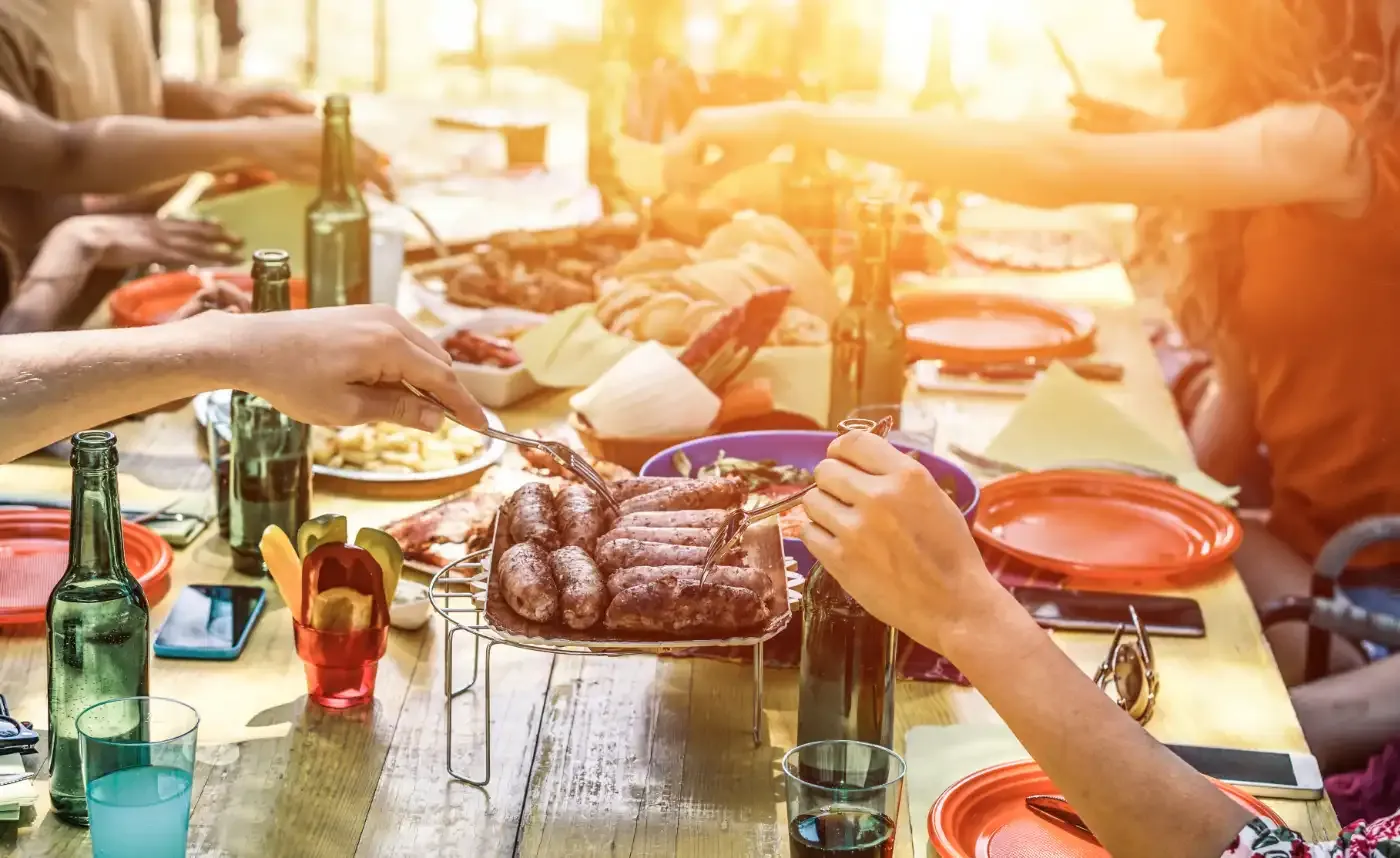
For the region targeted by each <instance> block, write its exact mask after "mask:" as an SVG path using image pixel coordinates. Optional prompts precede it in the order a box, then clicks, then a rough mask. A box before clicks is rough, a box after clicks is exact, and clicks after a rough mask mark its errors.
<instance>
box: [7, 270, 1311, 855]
mask: <svg viewBox="0 0 1400 858" xmlns="http://www.w3.org/2000/svg"><path fill="white" fill-rule="evenodd" d="M990 287H991V288H1007V289H1027V290H1031V291H1034V292H1035V293H1036V294H1040V295H1043V296H1047V297H1052V298H1053V297H1060V298H1061V299H1066V300H1070V299H1072V300H1075V301H1079V302H1081V303H1089V304H1092V305H1093V306H1094V307H1095V309H1096V310H1097V312H1098V315H1099V320H1100V324H1101V334H1100V346H1101V351H1102V353H1103V354H1104V355H1106V356H1107V357H1109V358H1111V359H1115V360H1118V361H1121V362H1122V363H1124V364H1125V365H1126V367H1127V378H1126V381H1125V383H1124V384H1122V385H1121V386H1118V387H1116V388H1112V389H1111V392H1110V395H1111V396H1112V397H1113V398H1114V399H1115V400H1116V401H1117V402H1118V403H1119V404H1120V405H1122V406H1123V407H1125V408H1126V409H1128V410H1129V411H1130V413H1132V414H1133V415H1134V416H1135V417H1137V418H1138V419H1139V420H1141V421H1142V422H1144V423H1145V424H1147V425H1151V426H1159V427H1162V435H1163V438H1164V440H1166V441H1168V442H1169V443H1171V444H1173V445H1176V446H1177V447H1184V445H1185V443H1186V441H1185V437H1184V435H1183V433H1182V432H1181V430H1180V426H1179V424H1178V423H1177V418H1176V415H1175V412H1174V410H1173V407H1172V403H1171V400H1170V397H1169V396H1168V394H1167V392H1166V390H1165V389H1164V386H1163V384H1162V381H1161V379H1160V374H1159V372H1158V370H1157V366H1156V363H1155V360H1154V358H1153V355H1152V352H1151V350H1150V349H1149V347H1148V345H1147V343H1146V341H1145V338H1144V335H1143V332H1142V328H1141V325H1140V324H1139V321H1138V319H1137V316H1136V313H1135V311H1134V310H1133V309H1132V307H1131V306H1130V300H1131V296H1130V293H1129V291H1128V289H1127V283H1126V280H1125V279H1124V278H1123V277H1122V274H1121V272H1120V271H1117V270H1116V269H1113V270H1110V271H1108V272H1099V273H1097V274H1093V275H1086V276H1075V277H1061V278H1042V279H1041V281H1040V282H1035V283H1022V282H1019V281H1016V280H1000V281H998V282H996V283H994V284H990ZM565 399H566V397H565V395H563V394H559V395H553V396H549V395H546V396H545V397H544V398H542V399H536V400H532V401H531V402H530V403H528V405H527V406H526V407H523V408H520V409H516V410H514V411H512V412H509V413H507V414H506V415H505V416H506V417H507V422H508V423H510V424H512V425H513V426H515V427H522V426H526V425H531V424H538V423H540V422H542V421H547V420H555V419H558V418H559V417H560V416H561V414H563V411H564V408H565V407H566V406H565ZM1014 406H1015V400H1012V399H1007V398H1005V397H983V396H958V397H947V396H943V397H940V398H939V399H938V400H937V402H936V407H937V408H938V411H939V413H940V416H941V417H942V427H941V429H940V434H941V435H942V437H943V438H944V439H945V440H947V439H954V440H956V441H958V442H960V443H963V444H965V445H967V446H970V447H973V448H978V447H979V446H980V445H982V444H984V443H985V442H986V441H987V440H988V439H990V438H991V436H992V435H993V434H994V433H995V432H996V431H997V429H998V428H999V427H1000V426H1001V425H1002V424H1003V422H1004V421H1005V420H1006V419H1007V416H1008V415H1009V414H1010V413H1011V411H1012V409H1013V408H1014ZM194 437H195V436H194V430H193V429H192V428H191V421H190V419H189V415H188V413H185V412H175V413H173V414H168V415H161V416H159V417H157V418H155V419H153V420H150V421H148V422H147V425H146V428H145V429H143V430H140V431H139V432H136V433H128V432H123V443H122V446H123V450H124V452H126V453H127V455H126V456H125V457H124V459H123V462H124V466H126V467H129V468H130V469H133V471H134V472H135V473H140V474H142V475H143V479H144V480H145V481H146V483H148V484H157V483H163V484H164V485H165V486H166V488H164V489H158V488H152V487H151V486H150V485H143V484H141V483H138V482H137V481H136V480H134V479H131V480H126V481H125V482H124V483H123V486H122V490H123V492H124V494H123V500H124V501H125V502H126V503H128V504H131V505H136V504H144V503H149V502H154V501H159V500H161V499H165V498H168V497H170V496H171V495H170V491H171V490H172V489H179V488H181V486H188V485H198V486H199V491H201V492H207V482H205V481H206V480H207V477H205V476H204V471H203V470H202V468H201V467H200V466H199V464H198V462H197V461H195V460H194V456H195V453H194V447H193V443H194ZM142 438H144V439H145V440H144V442H143V441H142V440H141V439H142ZM152 438H156V439H158V440H155V441H152V440H151V439H152ZM138 446H139V447H142V448H143V449H142V450H141V451H140V452H139V453H138V454H136V455H133V454H132V452H134V448H135V447H138ZM68 482H69V475H68V470H67V469H66V468H65V467H63V466H62V465H61V464H60V463H57V462H47V463H39V462H32V463H25V464H17V465H11V466H7V467H4V468H0V487H3V488H4V489H5V490H6V491H9V492H18V491H25V492H39V491H47V492H52V493H53V494H55V495H64V494H65V493H66V491H67V486H68ZM424 505H426V504H425V503H387V502H374V501H366V500H356V499H351V498H345V497H336V496H332V495H328V494H320V495H318V496H317V497H316V508H317V509H316V512H328V511H335V512H341V513H345V514H347V515H348V516H349V517H350V519H351V526H352V527H356V526H359V525H362V524H378V523H382V522H385V521H388V520H391V519H394V518H396V517H398V516H400V515H402V514H404V513H407V512H409V511H411V510H413V509H416V508H418V507H421V506H424ZM220 581H229V582H239V583H242V582H243V581H242V580H241V579H240V578H239V576H237V575H236V574H235V573H233V572H231V571H230V569H229V562H228V551H227V547H226V546H224V545H223V543H222V542H220V541H219V540H218V539H217V538H214V537H206V538H205V539H203V540H202V541H201V542H200V543H198V544H197V545H196V546H195V547H193V548H191V549H188V550H185V551H182V552H179V553H178V555H177V560H176V568H175V583H176V585H177V586H179V585H184V584H190V583H196V582H220ZM1191 595H1192V596H1193V597H1194V598H1196V599H1198V600H1199V601H1200V602H1201V604H1202V608H1203V610H1204V613H1205V619H1206V625H1207V627H1208V629H1209V630H1210V631H1209V636H1208V637H1206V638H1205V639H1203V640H1178V639H1161V640H1158V641H1157V642H1156V655H1157V658H1158V660H1159V670H1160V673H1161V675H1162V677H1163V679H1162V682H1163V690H1162V696H1161V700H1160V703H1159V706H1158V709H1157V712H1156V714H1155V716H1154V717H1153V720H1152V722H1151V730H1152V732H1153V733H1154V734H1155V735H1156V736H1157V737H1159V738H1161V739H1163V740H1168V741H1176V742H1189V743H1197V744H1215V745H1231V746H1242V747H1256V748H1268V749H1288V750H1297V751H1303V750H1305V745H1304V742H1303V737H1302V734H1301V732H1300V730H1299V727H1298V722H1297V720H1296V719H1295V717H1294V715H1293V711H1292V708H1291V707H1290V705H1289V701H1288V696H1287V693H1286V691H1285V689H1284V686H1283V683H1282V682H1281V681H1280V679H1279V676H1278V672H1277V670H1276V669H1275V666H1274V663H1273V660H1272V657H1271V656H1270V654H1269V652H1268V650H1267V649H1266V647H1265V646H1264V644H1263V643H1262V638H1261V636H1260V630H1259V625H1258V622H1257V621H1256V619H1255V615H1254V612H1253V610H1252V609H1251V607H1250V603H1249V599H1248V598H1247V596H1246V594H1245V591H1244V587H1243V585H1242V584H1241V583H1240V581H1239V579H1238V577H1237V576H1235V575H1233V574H1230V575H1228V576H1225V577H1224V578H1222V579H1221V580H1218V581H1216V582H1215V583H1212V584H1209V585H1206V586H1204V587H1201V588H1198V589H1196V590H1194V591H1193V592H1192V593H1191ZM170 602H171V599H169V598H167V599H166V600H165V601H164V602H162V603H161V604H160V605H158V606H157V607H156V608H155V609H154V612H153V619H154V620H155V621H157V622H159V621H160V620H161V619H163V617H164V614H165V612H166V610H168V608H169V605H170ZM287 619H288V617H287V612H286V609H285V608H283V607H281V605H280V603H278V607H277V610H272V611H270V612H269V613H268V615H266V616H264V617H263V619H262V620H261V622H260V623H259V625H258V627H257V628H256V629H255V631H254V633H253V637H252V642H251V645H250V648H249V651H248V652H247V653H245V655H244V656H243V658H242V659H240V660H239V661H237V662H231V663H212V664H198V663H189V662H184V663H182V662H172V661H165V660H159V659H158V660H156V661H155V662H154V666H153V670H152V686H153V692H154V693H157V694H166V695H171V696H174V697H179V698H182V699H186V700H188V701H189V702H191V703H193V704H194V705H196V706H197V707H198V708H200V709H201V711H202V712H203V713H205V716H206V726H205V727H202V728H201V732H202V734H204V733H205V732H206V729H207V731H208V733H207V736H206V737H207V738H217V736H216V735H215V734H216V733H219V732H221V731H222V732H225V733H228V735H229V736H230V737H231V738H236V737H237V734H236V728H240V727H242V723H241V721H242V720H243V719H244V717H245V713H246V714H247V715H250V716H252V715H255V716H256V717H254V718H253V722H252V723H254V724H255V725H272V726H263V727H261V728H259V732H264V733H272V734H274V735H273V736H271V737H269V738H261V739H257V740H249V741H244V742H242V743H241V744H237V745H232V744H224V745H215V746H210V747H206V748H204V749H202V752H201V761H202V762H201V765H200V766H199V771H198V778H197V782H196V790H197V793H196V799H195V806H194V811H193V822H192V829H191V834H190V843H191V848H190V854H192V855H220V856H245V855H246V856H268V855H288V856H308V858H309V856H328V858H331V856H334V857H335V858H339V857H340V856H350V855H355V856H388V855H403V856H415V858H417V856H421V855H447V854H457V855H473V856H476V855H479V856H496V855H511V854H520V855H530V856H534V855H569V856H581V855H631V856H643V855H648V856H650V855H656V856H671V855H677V856H709V855H712V856H717V858H718V856H723V858H729V857H730V856H741V855H742V856H749V855H785V854H786V850H787V847H786V838H785V834H784V821H785V819H784V809H783V805H782V782H781V778H780V777H779V776H778V761H779V759H780V756H781V754H782V753H783V751H784V750H786V749H787V748H788V747H790V746H791V745H792V744H793V743H794V735H795V731H796V717H795V708H796V700H797V693H796V679H797V677H796V672H795V671H792V670H776V669H771V670H769V671H768V672H767V696H766V699H765V700H764V710H765V713H766V723H765V726H764V739H765V741H764V743H763V744H762V745H761V746H760V747H757V748H755V747H753V745H752V743H751V741H750V737H749V718H750V705H751V697H750V691H749V689H750V672H751V669H750V668H749V667H747V666H742V665H734V664H726V663H720V662H714V661H707V660H699V659H688V660H681V659H656V658H653V657H650V656H636V657H626V658H597V657H589V658H583V657H578V656H558V657H553V656H549V655H543V654H538V653H532V652H525V651H520V650H513V649H510V648H501V649H499V650H498V651H497V653H496V654H495V656H494V658H495V662H494V665H493V666H494V668H495V673H494V682H495V685H494V690H493V695H494V705H495V718H494V730H495V741H494V747H493V767H494V772H493V779H492V781H491V783H490V785H489V786H488V787H487V788H486V789H484V790H478V789H474V788H471V787H468V786H464V785H462V784H458V783H453V782H450V781H449V780H448V778H447V775H446V772H445V770H444V748H445V741H446V738H445V735H444V702H443V700H444V698H443V658H442V639H441V635H442V634H443V629H442V625H441V623H440V621H437V620H435V621H434V622H433V623H432V625H431V626H430V627H429V628H428V629H427V630H425V631H423V632H421V633H417V634H406V633H402V632H394V634H393V635H392V641H391V645H390V652H389V655H388V656H387V657H386V659H385V661H384V663H383V665H382V666H381V669H380V674H379V683H378V692H377V696H376V699H375V702H374V705H373V707H372V709H364V710H360V711H352V712H348V713H340V714H336V713H330V712H326V711H323V710H320V709H318V708H317V707H315V706H314V705H312V706H307V705H306V704H305V702H304V699H301V698H296V694H297V693H298V690H297V689H298V685H297V683H298V682H299V681H300V666H299V664H298V663H297V662H296V658H295V655H294V653H293V650H292V646H291V640H290V638H291V634H290V623H288V621H287ZM989 631H990V630H989ZM462 637H466V636H459V638H462ZM1056 639H1057V640H1058V641H1059V642H1060V643H1061V644H1062V646H1064V648H1065V649H1066V650H1067V651H1068V652H1069V653H1070V654H1071V655H1072V656H1073V657H1074V659H1075V660H1076V661H1077V662H1078V663H1079V664H1080V665H1081V666H1082V667H1083V668H1085V670H1086V671H1091V670H1092V669H1093V667H1094V666H1095V665H1096V664H1097V663H1098V661H1099V660H1100V659H1101V658H1102V656H1103V652H1104V649H1105V647H1106V642H1105V639H1104V637H1103V636H1102V635H1076V634H1057V635H1056ZM459 643H460V646H459V649H458V651H457V655H458V657H459V659H460V661H459V663H460V664H467V663H469V662H467V659H469V657H470V652H471V644H470V639H467V640H465V641H459ZM0 648H2V649H0V653H3V655H2V656H0V689H3V690H4V692H5V693H6V694H7V695H8V696H9V699H10V701H11V704H12V706H13V707H14V708H15V709H16V710H17V711H18V712H19V713H20V714H21V715H25V714H28V715H29V716H31V717H32V716H34V715H41V714H42V712H43V708H44V664H45V655H44V644H43V640H42V638H27V639H25V638H15V637H3V638H0ZM294 698H295V699H294ZM480 703H481V700H480V697H479V695H478V694H476V693H475V692H473V693H468V694H466V695H464V696H463V697H462V698H459V699H458V701H457V702H456V703H455V704H454V705H455V706H456V707H457V708H456V709H455V710H454V711H455V717H456V727H457V731H458V739H457V745H458V748H459V750H460V749H466V751H465V753H464V754H463V756H462V757H461V758H460V759H459V760H458V762H457V764H458V766H460V767H464V768H465V769H466V770H467V771H470V772H477V771H480V768H479V767H480V765H481V755H480V751H479V750H473V749H474V748H477V747H478V745H479V738H480V735H481V729H482V722H481V714H480V712H481V710H480ZM896 713H897V719H898V729H897V730H896V736H897V737H898V739H897V740H898V741H899V742H900V743H901V744H902V741H903V740H902V737H903V735H904V732H905V731H906V730H907V729H908V728H910V727H913V726H916V725H920V724H954V723H987V722H995V721H996V715H995V714H994V713H993V712H992V711H991V709H990V708H989V707H988V705H987V704H986V702H985V701H984V700H983V699H982V697H981V696H980V695H979V694H978V693H977V692H976V691H974V690H971V689H965V688H958V687H954V686H951V685H946V684H933V683H913V682H905V683H901V684H900V686H899V690H898V706H897V709H896ZM283 723H286V724H289V725H290V726H289V727H281V728H279V727H277V726H276V725H278V724H283ZM229 730H235V732H232V733H229V732H228V731H229ZM283 731H285V735H280V736H278V735H275V734H277V733H279V732H283ZM245 732H246V731H245ZM911 764H912V765H915V766H917V765H918V761H917V760H914V761H911ZM40 786H41V788H42V787H44V786H45V785H44V784H42V783H41V784H40ZM906 805H907V802H906ZM1274 806H1275V807H1276V808H1277V810H1278V811H1279V813H1280V814H1282V815H1283V817H1284V818H1285V819H1286V820H1287V821H1288V822H1289V823H1290V824H1292V825H1294V826H1296V827H1298V828H1300V829H1301V830H1302V831H1304V832H1306V833H1307V834H1309V835H1312V836H1316V837H1324V836H1328V835H1330V834H1332V833H1333V832H1335V830H1336V819H1335V817H1334V815H1333V814H1332V811H1331V809H1330V806H1329V805H1328V804H1327V803H1326V802H1313V803H1298V802H1278V803H1275V805H1274ZM42 810H43V808H42V807H41V811H42ZM925 813H927V808H922V807H921V808H917V809H915V810H914V816H915V824H920V825H921V824H922V817H923V815H924V814H925ZM904 815H905V817H906V820H905V823H906V824H907V817H908V816H909V811H908V810H907V808H906V810H905V813H904ZM908 832H909V829H908V828H903V829H902V830H901V835H900V836H901V838H902V841H901V846H900V849H901V853H900V854H902V855H910V854H911V853H912V850H911V848H910V846H909V833H908ZM85 840H86V836H85V834H84V833H83V832H81V831H78V830H75V829H72V828H69V827H67V826H65V825H63V824H61V823H59V822H58V821H57V820H55V819H53V818H51V817H48V816H46V815H45V814H44V813H42V812H41V813H40V814H39V816H38V819H37V821H36V822H35V824H33V825H31V826H29V827H27V828H24V829H21V830H20V831H19V832H18V834H15V833H14V829H8V830H7V831H6V833H4V834H0V844H3V848H4V849H6V850H7V851H13V852H15V853H16V854H18V855H23V856H67V855H86V854H88V853H87V846H86V843H85Z"/></svg>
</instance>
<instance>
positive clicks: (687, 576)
mask: <svg viewBox="0 0 1400 858" xmlns="http://www.w3.org/2000/svg"><path fill="white" fill-rule="evenodd" d="M700 573H701V567H699V566H632V567H629V568H627V569H619V570H617V571H616V572H614V573H613V575H612V577H611V578H609V579H608V591H609V592H610V593H612V595H614V596H616V595H617V594H618V593H621V592H622V591H623V590H630V589H631V588H633V587H636V586H638V585H640V584H649V583H651V582H652V581H659V580H661V579H662V578H666V577H671V578H675V579H677V580H679V581H699V580H700V577H701V576H700ZM705 583H707V584H724V585H726V586H729V587H741V588H743V589H745V590H750V591H752V592H753V594H754V595H755V596H757V597H758V598H760V599H762V600H763V601H764V603H765V604H766V603H767V602H768V597H769V595H770V594H771V593H772V592H773V581H772V579H771V578H769V577H768V576H767V575H765V574H763V573H762V572H760V571H758V570H757V569H750V568H749V567H747V566H716V567H715V568H713V569H711V570H710V574H709V575H706V576H705Z"/></svg>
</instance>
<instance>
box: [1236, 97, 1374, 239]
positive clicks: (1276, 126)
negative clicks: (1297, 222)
mask: <svg viewBox="0 0 1400 858" xmlns="http://www.w3.org/2000/svg"><path fill="white" fill-rule="evenodd" d="M1242 122H1245V123H1249V124H1251V125H1253V126H1254V127H1255V129H1256V130H1257V131H1258V134H1259V147H1260V155H1261V157H1262V159H1263V161H1264V163H1265V164H1267V165H1268V166H1269V167H1270V168H1271V169H1275V170H1278V171H1280V173H1282V174H1286V175H1290V176H1294V177H1295V181H1298V182H1299V183H1300V184H1304V185H1306V186H1307V187H1309V188H1311V189H1312V193H1311V194H1310V195H1309V196H1310V197H1311V200H1312V202H1314V203H1315V204H1316V205H1318V206H1320V207H1322V208H1323V209H1325V210H1326V211H1329V212H1331V213H1333V214H1336V215H1338V216H1341V217H1359V216H1360V215H1362V214H1363V213H1364V212H1365V210H1366V207H1367V204H1368V203H1369V202H1370V199H1371V191H1372V187H1371V186H1372V166H1371V159H1370V158H1369V157H1368V152H1367V150H1366V144H1365V142H1364V141H1360V140H1358V139H1357V134H1358V131H1357V126H1356V124H1355V122H1354V118H1353V117H1350V116H1348V115H1347V114H1345V113H1344V112H1343V111H1342V110H1339V109H1338V108H1336V107H1333V106H1331V105H1327V104H1322V103H1318V102H1311V103H1281V104H1276V105H1273V106H1271V107H1268V108H1265V109H1264V110H1262V111H1260V112H1259V113H1256V114H1254V115H1253V116H1251V117H1248V118H1246V119H1245V120H1242Z"/></svg>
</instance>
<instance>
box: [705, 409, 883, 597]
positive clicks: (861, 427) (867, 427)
mask: <svg viewBox="0 0 1400 858" xmlns="http://www.w3.org/2000/svg"><path fill="white" fill-rule="evenodd" d="M893 428H894V419H893V418H891V417H885V418H882V419H881V420H880V421H878V422H876V421H874V420H866V419H864V418H861V417H854V418H851V419H849V420H843V421H841V424H840V426H838V427H837V429H838V430H839V431H840V433H841V434H842V435H844V434H846V433H847V432H871V433H874V434H876V435H879V436H880V437H881V438H884V437H885V436H886V435H888V434H890V430H891V429H893ZM814 488H816V483H812V484H811V485H809V486H805V487H803V488H802V489H801V490H800V491H796V492H793V493H792V494H790V495H788V496H787V497H785V498H783V499H781V500H776V501H773V502H772V503H770V504H767V505H765V506H761V507H758V508H757V509H751V510H745V509H743V508H738V509H733V510H730V511H729V514H728V515H727V516H725V518H724V523H723V524H721V525H720V526H719V529H718V530H716V531H715V536H714V538H713V539H712V540H710V548H709V550H708V551H706V552H705V562H704V564H703V565H702V567H701V571H700V580H701V582H702V583H703V582H704V580H705V576H706V575H708V574H709V573H710V570H711V569H713V568H714V567H715V564H716V563H718V562H719V560H720V559H721V558H723V557H726V556H728V554H729V552H731V551H733V550H734V549H736V548H738V547H739V544H740V543H741V542H743V541H744V534H745V533H747V532H748V530H749V526H750V525H752V524H753V523H754V522H757V521H762V520H763V519H765V518H771V517H773V516H775V515H778V514H779V513H782V512H786V511H787V510H790V509H792V508H793V507H795V506H797V505H798V504H799V503H801V502H802V497H803V495H805V494H807V492H810V491H811V490H812V489H814Z"/></svg>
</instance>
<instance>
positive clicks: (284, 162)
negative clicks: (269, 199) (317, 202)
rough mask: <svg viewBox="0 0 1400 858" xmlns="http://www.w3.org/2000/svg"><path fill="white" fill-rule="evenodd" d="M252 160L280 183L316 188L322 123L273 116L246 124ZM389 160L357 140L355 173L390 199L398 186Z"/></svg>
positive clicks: (313, 118)
mask: <svg viewBox="0 0 1400 858" xmlns="http://www.w3.org/2000/svg"><path fill="white" fill-rule="evenodd" d="M244 123H245V124H244V126H243V128H244V131H245V132H246V133H245V136H246V138H247V151H248V160H249V161H251V162H253V163H254V164H255V165H256V166H258V167H262V168H265V169H267V170H269V171H271V172H272V173H274V174H276V175H277V177H278V178H280V179H286V180H287V181H290V182H301V183H303V184H308V185H315V184H319V183H320V181H321V136H322V124H321V120H320V119H319V118H318V117H316V116H314V115H303V116H273V117H268V118H264V119H247V120H244ZM388 166H389V159H388V158H386V157H385V156H384V155H383V154H382V153H380V152H379V151H378V150H376V149H375V148H374V147H372V146H370V145H369V144H367V143H365V142H364V141H363V140H360V139H358V138H357V139H356V140H355V171H356V173H357V174H358V175H359V177H360V179H361V180H362V181H365V182H368V183H370V184H372V185H374V186H376V187H377V188H379V189H380V190H381V191H383V192H384V195H385V196H386V197H388V198H389V199H391V200H392V199H394V184H393V182H392V181H391V180H390V179H389V174H388Z"/></svg>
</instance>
